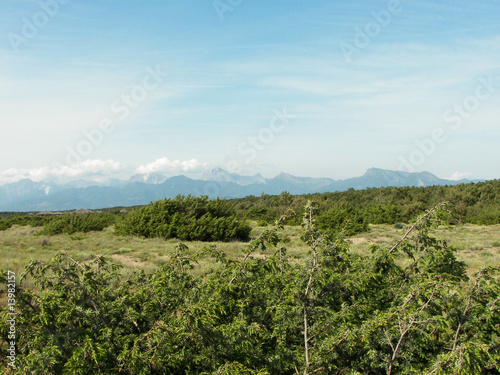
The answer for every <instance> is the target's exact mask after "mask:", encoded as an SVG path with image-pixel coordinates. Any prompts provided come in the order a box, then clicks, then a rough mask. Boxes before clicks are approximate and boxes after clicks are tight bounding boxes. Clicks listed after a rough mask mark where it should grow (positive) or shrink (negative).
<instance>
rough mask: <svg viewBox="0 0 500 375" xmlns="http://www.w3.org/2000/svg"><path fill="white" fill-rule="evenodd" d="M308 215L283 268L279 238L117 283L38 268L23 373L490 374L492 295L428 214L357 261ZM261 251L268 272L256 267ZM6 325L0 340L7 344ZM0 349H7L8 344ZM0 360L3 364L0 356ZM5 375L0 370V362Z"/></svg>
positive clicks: (21, 329)
mask: <svg viewBox="0 0 500 375" xmlns="http://www.w3.org/2000/svg"><path fill="white" fill-rule="evenodd" d="M314 215H315V208H314V206H313V205H312V204H308V206H307V207H306V210H305V214H304V222H303V227H304V232H303V236H302V239H303V241H304V243H305V244H306V245H307V246H308V247H309V249H310V252H309V256H308V261H307V262H306V263H305V264H299V263H297V262H294V261H293V260H291V259H289V258H288V256H287V253H286V249H285V248H283V247H281V246H280V242H281V241H282V240H283V238H282V236H281V234H280V232H279V230H280V228H282V225H283V220H280V221H278V222H277V224H276V226H275V227H274V228H273V229H271V230H268V231H265V232H264V233H263V234H262V235H261V236H260V237H259V238H258V239H257V240H255V241H253V242H252V243H251V244H250V245H249V248H248V253H247V254H246V255H245V257H244V258H243V259H242V260H241V261H236V260H233V259H230V258H228V257H227V256H226V255H225V254H224V253H222V252H221V251H219V250H218V249H217V248H215V247H213V246H207V247H206V248H205V249H204V250H203V251H202V253H203V254H198V255H210V256H212V257H213V258H214V259H215V260H216V261H217V262H218V264H219V267H218V268H217V269H216V270H215V271H213V272H211V273H209V274H208V275H205V276H199V277H198V276H193V275H192V273H191V272H190V269H191V268H192V264H193V262H196V256H195V257H194V258H187V257H186V256H184V255H183V254H184V253H185V250H186V247H185V245H182V244H180V245H179V246H178V248H177V251H176V252H175V253H173V254H172V255H171V261H170V262H169V263H168V264H167V265H165V266H164V267H162V268H161V269H159V270H158V271H156V272H154V273H152V274H145V273H144V272H137V273H135V274H134V276H133V277H132V278H130V279H129V280H121V279H120V277H119V276H118V274H117V273H116V269H115V267H114V266H110V265H109V264H108V263H107V262H106V261H105V259H103V258H96V259H95V260H93V261H91V262H89V263H87V264H79V263H77V262H75V261H73V260H72V259H71V258H70V257H69V256H66V255H62V254H59V255H58V256H56V257H55V258H54V259H53V260H52V261H51V262H50V263H49V264H42V263H40V262H32V263H31V264H30V265H28V266H27V267H26V272H25V277H26V278H29V279H31V280H32V281H33V282H34V284H35V286H36V287H37V290H36V291H34V290H26V289H23V290H18V291H17V300H18V306H17V308H18V310H19V315H18V322H17V336H18V339H17V343H18V347H17V371H18V372H19V373H31V374H42V373H43V374H61V373H62V374H64V373H67V374H297V373H303V374H355V373H365V374H495V373H498V369H499V366H500V311H499V310H500V303H499V300H500V296H499V293H500V283H499V280H498V279H496V278H494V277H493V276H494V273H495V270H494V269H483V270H481V271H480V272H478V273H477V274H475V275H474V276H473V277H472V278H471V279H470V280H468V279H467V277H466V276H465V266H464V264H463V263H461V262H459V261H457V260H456V259H455V256H454V252H453V249H451V248H450V247H448V246H447V244H446V243H445V242H443V241H440V240H437V239H435V238H432V237H430V236H429V233H428V230H429V228H430V227H431V225H434V224H435V223H436V217H438V216H439V215H437V214H436V210H434V209H433V210H431V211H429V212H428V213H427V214H425V215H424V216H422V217H420V218H419V220H418V221H417V222H416V223H415V224H414V225H413V226H411V227H409V228H408V230H407V231H406V233H405V235H404V236H403V237H402V239H401V240H400V241H399V242H398V243H396V244H394V246H392V247H391V248H388V249H382V248H379V247H377V246H373V248H372V252H373V253H372V255H371V256H369V257H364V256H360V255H356V254H353V253H351V252H350V251H349V248H348V245H347V244H346V243H345V242H344V241H343V240H342V238H338V239H336V240H335V241H331V240H330V239H329V238H328V237H324V236H323V235H322V234H321V233H320V232H319V231H318V230H317V228H316V225H315V222H314ZM257 249H265V250H268V251H269V252H270V254H269V256H268V257H267V258H266V259H262V258H260V257H254V256H252V253H253V252H254V251H256V250H257ZM5 313H6V312H4V313H2V319H1V321H0V335H1V337H2V340H6V339H7V330H8V326H7V325H6V315H5ZM3 344H4V343H2V345H3ZM3 349H4V348H3V347H2V351H3ZM0 361H3V362H1V363H2V366H4V368H5V365H6V364H5V357H2V359H0Z"/></svg>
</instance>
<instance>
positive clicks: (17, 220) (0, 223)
mask: <svg viewBox="0 0 500 375" xmlns="http://www.w3.org/2000/svg"><path fill="white" fill-rule="evenodd" d="M49 221H50V218H47V217H41V216H28V215H12V216H8V217H3V218H0V231H1V230H6V229H9V228H11V227H12V226H13V225H19V226H26V225H30V226H32V227H41V226H43V225H45V224H46V223H48V222H49Z"/></svg>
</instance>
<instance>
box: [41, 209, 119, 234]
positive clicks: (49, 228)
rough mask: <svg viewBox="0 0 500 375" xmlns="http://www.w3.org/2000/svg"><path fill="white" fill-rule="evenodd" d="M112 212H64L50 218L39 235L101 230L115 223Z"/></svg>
mask: <svg viewBox="0 0 500 375" xmlns="http://www.w3.org/2000/svg"><path fill="white" fill-rule="evenodd" d="M115 218H116V216H115V215H112V214H99V213H91V214H65V215H61V216H57V217H54V218H52V219H51V220H50V221H49V222H48V223H46V224H45V225H44V227H43V229H42V230H41V231H40V232H38V234H39V235H56V234H61V233H67V234H73V233H76V232H84V233H86V232H90V231H101V230H103V229H105V228H107V227H109V226H110V225H113V224H114V223H115Z"/></svg>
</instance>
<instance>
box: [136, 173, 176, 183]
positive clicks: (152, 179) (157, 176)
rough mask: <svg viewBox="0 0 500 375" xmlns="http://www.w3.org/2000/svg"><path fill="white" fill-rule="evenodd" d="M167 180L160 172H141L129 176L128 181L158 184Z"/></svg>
mask: <svg viewBox="0 0 500 375" xmlns="http://www.w3.org/2000/svg"><path fill="white" fill-rule="evenodd" d="M166 180H167V177H166V176H164V175H162V174H161V173H143V174H135V175H133V176H132V177H130V179H129V182H142V183H144V184H153V185H158V184H162V183H164V182H165V181H166Z"/></svg>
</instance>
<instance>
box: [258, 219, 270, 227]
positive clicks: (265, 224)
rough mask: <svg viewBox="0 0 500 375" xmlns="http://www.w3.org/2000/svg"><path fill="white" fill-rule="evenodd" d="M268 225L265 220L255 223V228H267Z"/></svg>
mask: <svg viewBox="0 0 500 375" xmlns="http://www.w3.org/2000/svg"><path fill="white" fill-rule="evenodd" d="M268 225H269V223H268V222H267V221H265V220H261V221H259V222H258V223H257V226H259V227H267V226H268Z"/></svg>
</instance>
